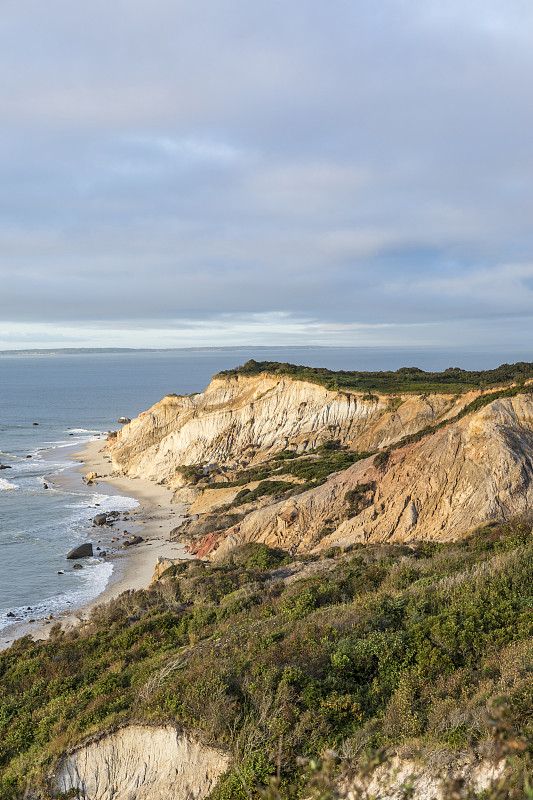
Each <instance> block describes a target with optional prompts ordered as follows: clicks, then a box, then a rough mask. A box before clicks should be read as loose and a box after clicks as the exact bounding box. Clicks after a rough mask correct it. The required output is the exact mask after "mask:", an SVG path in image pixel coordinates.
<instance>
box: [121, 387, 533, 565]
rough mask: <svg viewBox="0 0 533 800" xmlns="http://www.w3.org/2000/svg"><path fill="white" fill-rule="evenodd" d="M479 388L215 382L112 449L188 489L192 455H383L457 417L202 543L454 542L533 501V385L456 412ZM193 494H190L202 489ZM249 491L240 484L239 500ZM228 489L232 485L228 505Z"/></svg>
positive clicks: (125, 463) (240, 459) (175, 400)
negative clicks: (390, 391) (458, 391)
mask: <svg viewBox="0 0 533 800" xmlns="http://www.w3.org/2000/svg"><path fill="white" fill-rule="evenodd" d="M476 396H477V393H469V394H468V393H467V394H464V395H461V396H459V397H451V396H449V395H429V396H425V395H412V396H406V397H404V398H390V397H387V396H381V397H365V398H363V396H362V395H357V394H346V393H344V392H333V391H328V390H326V389H324V388H323V387H321V386H317V385H315V384H310V383H305V382H303V381H297V380H293V379H291V378H286V377H279V376H269V375H261V376H256V377H242V376H239V377H237V378H228V379H225V380H222V379H214V380H213V382H212V383H211V384H210V386H209V387H208V389H207V390H206V391H205V392H204V393H202V394H198V395H193V396H191V397H175V396H169V397H166V398H164V399H163V400H162V401H161V402H160V403H157V404H156V405H155V406H154V407H153V408H152V409H150V411H148V412H145V413H144V414H142V415H141V416H140V417H138V418H137V419H135V420H133V421H132V422H131V423H130V424H129V425H126V426H125V427H124V429H123V431H122V432H121V434H120V435H119V439H118V441H117V442H116V444H114V445H112V446H111V448H110V452H111V455H112V459H113V462H114V465H115V468H116V469H118V470H121V471H123V472H125V473H127V474H129V475H138V476H139V477H143V478H149V479H152V480H158V481H161V480H164V481H166V482H167V483H169V484H170V485H171V486H174V487H177V486H179V479H178V478H177V476H176V467H177V466H179V465H183V464H198V463H211V464H218V465H221V466H222V467H224V466H225V465H227V464H228V459H231V463H233V464H234V465H235V464H241V465H242V464H248V463H252V464H254V463H255V464H257V463H260V462H261V461H262V460H264V459H265V458H268V457H269V456H271V455H273V454H274V453H276V452H279V451H280V450H282V449H284V448H286V447H289V448H293V449H297V450H298V451H300V452H305V451H306V450H308V449H311V448H313V447H316V446H317V445H318V444H320V443H321V442H323V441H326V440H329V439H338V440H339V441H340V443H341V444H342V445H343V446H344V447H348V448H349V449H351V450H354V451H357V452H364V451H374V452H375V451H377V450H379V449H382V448H385V447H388V446H390V445H391V444H394V443H398V442H400V441H401V440H402V438H403V437H405V436H407V435H408V434H411V433H416V432H417V431H421V430H424V429H425V428H426V427H427V426H428V425H431V424H434V423H435V422H442V421H446V420H450V422H449V424H447V425H444V426H442V427H440V428H439V429H438V430H436V431H435V432H434V433H432V434H429V435H427V436H425V437H424V438H422V439H421V440H420V441H418V442H416V443H412V444H408V445H405V446H403V447H398V448H396V449H393V450H392V451H391V454H390V457H389V458H388V460H386V461H385V463H384V464H383V465H382V466H381V467H380V468H376V467H375V466H374V458H373V457H369V458H367V459H364V460H362V461H359V462H357V463H356V464H354V465H353V466H351V467H350V468H349V469H347V470H344V471H343V472H340V473H337V474H336V475H332V476H330V478H329V479H328V480H327V481H326V482H325V483H324V484H322V485H321V486H319V487H317V488H315V489H312V490H310V491H307V492H304V493H302V494H300V495H296V496H294V497H292V498H290V499H288V500H286V501H284V502H273V503H271V502H270V500H269V501H268V502H267V501H262V502H261V503H260V506H261V507H259V508H257V509H256V510H251V511H250V512H249V513H246V516H244V519H242V520H241V521H240V522H239V523H238V524H237V525H235V526H234V527H233V528H230V529H229V530H224V531H222V533H218V534H217V535H215V536H213V535H210V543H209V547H208V548H207V550H206V548H202V547H200V551H201V552H202V553H205V552H207V551H208V550H209V549H210V548H211V549H212V548H213V547H216V546H217V544H218V545H219V553H218V554H217V555H220V556H221V555H223V554H224V553H225V552H227V550H228V549H230V548H231V547H233V546H235V545H236V544H240V543H243V542H248V541H260V542H265V543H266V544H269V545H273V546H281V547H285V548H289V549H291V550H293V551H295V552H296V551H298V552H303V551H306V550H309V549H312V548H313V547H317V546H318V547H326V546H329V545H332V544H336V543H339V544H349V543H355V542H377V541H395V542H406V541H413V540H437V539H439V540H445V539H452V538H456V537H458V536H461V535H462V534H464V533H465V532H466V531H468V530H470V529H472V528H474V527H476V526H477V525H480V524H483V523H485V522H488V521H498V522H501V521H503V520H505V519H508V518H509V517H511V516H513V515H517V514H523V513H524V512H525V511H527V509H528V508H529V507H530V506H531V505H532V502H533V488H532V487H533V480H532V479H533V464H532V453H533V399H532V396H531V394H522V395H517V396H516V397H513V398H506V399H500V400H497V401H494V402H492V403H491V404H490V405H488V406H485V407H484V408H482V409H481V410H479V411H477V412H472V413H470V414H467V415H465V416H464V417H462V418H461V419H460V420H456V421H455V422H454V421H452V420H453V418H454V417H455V416H456V415H457V413H458V412H459V411H460V410H461V409H462V408H464V407H465V406H466V405H467V404H468V403H469V402H471V401H472V400H473V399H474V398H475V397H476ZM362 484H368V485H369V488H368V489H367V490H366V492H365V495H364V500H365V502H364V504H363V506H366V507H363V506H361V507H359V506H357V507H354V506H353V505H350V503H349V502H348V501H347V492H351V491H353V490H354V489H356V488H357V487H358V486H361V485H362ZM185 491H186V493H187V492H188V493H189V495H190V502H192V501H193V500H194V498H195V497H198V491H197V490H194V491H191V490H185ZM237 491H238V490H230V489H228V492H229V494H230V495H231V497H230V502H231V501H232V500H233V497H234V495H235V493H236V492H237ZM228 492H226V493H224V492H220V494H219V502H220V503H222V504H223V503H224V502H228V500H227V499H226V494H227V493H228ZM217 494H218V492H209V490H207V492H206V493H205V497H204V496H203V495H200V497H199V498H198V500H197V501H196V503H195V511H194V513H203V512H206V511H213V510H214V506H212V505H211V504H212V503H214V504H216V502H217V498H216V495H217ZM211 495H213V496H214V499H213V497H211ZM208 496H209V497H211V499H210V501H209V502H207V500H208V499H209V498H208ZM180 497H181V498H183V490H182V491H181V493H180ZM206 504H207V505H206ZM196 506H198V511H197V510H196ZM203 506H205V508H203ZM201 507H202V508H203V512H202V510H201ZM246 511H248V509H247V510H246ZM191 513H192V512H191ZM211 530H212V528H211Z"/></svg>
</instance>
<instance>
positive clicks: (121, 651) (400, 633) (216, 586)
mask: <svg viewBox="0 0 533 800" xmlns="http://www.w3.org/2000/svg"><path fill="white" fill-rule="evenodd" d="M328 555H329V556H330V557H329V558H327V559H323V561H322V562H321V564H320V565H319V566H320V567H321V570H317V565H316V561H314V560H310V561H309V564H308V565H307V567H306V570H307V571H306V572H304V573H302V576H303V577H301V579H300V580H294V576H293V577H292V578H291V579H290V580H289V579H285V577H286V576H287V575H288V574H289V572H290V570H289V569H288V567H287V565H288V564H289V563H290V561H291V558H290V557H289V556H288V555H287V554H286V553H283V551H280V550H272V549H270V548H268V547H266V545H260V544H248V545H244V546H243V547H242V548H238V549H236V550H235V551H233V553H231V554H230V555H229V556H228V558H227V560H226V562H225V563H222V564H218V565H216V566H215V565H210V564H203V563H201V562H196V561H195V562H191V563H189V564H180V565H179V568H177V569H174V570H173V571H172V572H171V573H169V574H168V575H167V576H166V577H165V579H164V580H162V581H161V582H159V583H158V584H155V585H154V586H153V588H151V589H150V590H145V591H140V592H128V593H125V594H123V595H122V596H121V597H120V598H118V599H117V600H115V601H112V602H111V603H109V604H108V605H106V606H100V607H98V608H97V609H95V610H94V611H93V612H92V616H91V618H90V621H89V623H88V624H87V625H86V626H85V627H83V628H81V629H75V630H72V631H68V632H65V633H63V632H62V631H61V630H60V629H59V627H56V628H54V630H53V632H52V633H53V635H52V636H51V638H50V639H49V640H48V641H45V642H37V643H34V642H33V641H32V640H31V639H30V638H29V637H25V638H23V639H20V640H19V641H18V642H16V643H15V644H14V645H13V646H12V647H11V648H10V649H8V650H6V651H4V652H2V653H0V688H1V692H0V697H1V700H0V776H1V777H0V798H1V800H8V798H9V800H13V798H17V797H21V796H22V795H23V793H24V791H25V789H26V788H27V786H28V781H29V785H31V786H32V788H33V787H34V786H37V785H38V780H39V777H38V776H39V775H43V774H44V773H46V772H47V771H48V770H49V769H50V767H51V765H52V764H53V761H54V759H55V758H56V757H57V755H58V754H59V753H60V752H61V751H62V750H63V749H64V748H65V747H67V746H69V745H73V744H75V743H77V742H79V741H80V740H82V739H83V738H85V737H86V736H88V735H90V734H92V733H95V732H96V731H100V730H102V729H103V728H107V727H109V726H112V725H115V724H117V723H120V722H125V721H127V720H133V719H135V720H137V721H139V720H140V719H146V720H153V721H165V720H172V721H178V722H180V723H183V724H184V725H187V726H191V727H193V728H197V729H201V730H202V731H203V732H204V735H205V737H207V738H208V739H210V740H212V741H214V742H217V743H218V744H222V745H225V746H227V747H228V748H230V749H231V751H232V752H233V753H234V755H235V766H234V767H232V768H231V770H230V771H229V772H228V774H227V775H226V776H225V778H224V779H223V780H222V782H221V783H220V786H219V788H218V789H217V790H216V791H215V792H214V794H213V798H219V800H221V798H224V797H232V798H237V800H238V798H242V799H243V800H245V798H246V797H247V794H246V791H245V790H244V788H243V786H242V782H241V781H240V778H239V772H240V774H241V775H242V774H245V775H246V783H247V786H248V790H247V791H248V792H250V793H251V794H252V796H253V797H259V794H257V792H259V790H260V788H261V786H262V787H265V786H266V785H267V784H268V782H269V780H270V778H271V777H272V776H273V775H274V774H275V772H276V769H277V768H278V764H279V765H280V766H281V774H282V776H283V777H282V780H281V783H280V786H279V796H280V797H291V798H294V797H297V796H299V795H298V793H296V794H295V793H294V786H297V785H300V787H301V795H300V796H306V795H305V789H304V786H303V783H302V781H301V779H300V778H301V775H302V773H301V770H302V769H303V768H302V767H300V766H298V760H297V759H298V757H304V758H311V757H315V756H316V754H317V753H321V752H323V751H324V750H325V749H326V748H331V749H336V750H337V751H338V752H349V751H360V750H361V747H363V746H367V747H370V748H380V747H386V746H391V745H395V746H397V745H399V744H402V743H405V742H412V741H413V740H414V739H416V741H417V742H418V743H420V742H423V743H426V744H427V745H428V746H432V747H435V746H446V747H450V748H465V747H478V746H480V744H481V743H483V742H484V741H486V740H487V739H488V738H489V737H490V736H491V724H490V721H489V717H488V715H487V711H488V710H490V708H491V704H493V703H494V702H496V699H498V702H500V701H501V700H502V698H503V699H504V700H505V703H506V704H507V707H508V708H509V709H510V711H509V716H508V719H507V724H508V725H510V726H511V728H512V730H513V732H514V734H513V735H516V736H523V737H525V739H529V740H531V739H533V688H532V686H533V684H532V681H531V675H532V673H533V537H532V536H531V523H530V521H516V522H512V523H508V524H505V525H496V526H487V527H485V528H482V529H480V530H478V531H476V532H475V533H474V534H472V535H471V536H469V537H467V538H465V539H464V540H463V541H461V542H456V543H451V544H436V543H420V544H416V545H411V546H410V547H407V546H400V545H397V546H393V545H389V546H385V545H374V546H367V547H362V546H360V547H354V548H352V549H351V550H349V551H347V552H343V551H340V552H339V551H338V550H335V551H332V552H331V553H329V554H328ZM300 558H301V557H300ZM304 562H305V559H304ZM284 576H285V577H284ZM169 667H172V668H169ZM280 742H281V755H280ZM289 786H291V787H293V788H291V789H290V792H289V789H288V788H287V787H289ZM256 787H257V788H256ZM284 787H285V788H284Z"/></svg>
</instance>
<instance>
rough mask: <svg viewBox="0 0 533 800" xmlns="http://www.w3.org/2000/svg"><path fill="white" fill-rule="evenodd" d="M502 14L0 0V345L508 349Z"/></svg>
mask: <svg viewBox="0 0 533 800" xmlns="http://www.w3.org/2000/svg"><path fill="white" fill-rule="evenodd" d="M532 75H533V7H532V6H531V3H530V2H528V0H469V2H468V3H465V2H464V0H446V2H445V3H443V2H442V0H438V1H437V0H379V2H371V0H329V2H328V3H325V2H324V0H321V2H318V1H317V0H291V2H287V0H253V2H250V0H188V1H187V2H182V0H150V2H148V1H147V0H105V2H103V0H92V2H91V3H77V2H72V0H47V2H46V3H43V2H42V0H16V2H15V0H2V2H1V3H0V120H1V125H0V349H11V348H12V349H16V348H21V347H29V346H31V347H51V346H53V347H57V346H65V347H67V346H74V347H98V346H102V347H109V346H119V347H127V346H131V347H187V346H221V345H241V344H258V345H306V344H309V345H332V346H337V345H346V346H354V347H355V346H374V345H376V346H377V345H383V346H392V345H394V346H398V345H400V346H401V345H427V346H430V347H431V346H448V345H449V346H454V347H457V346H458V347H461V346H465V347H469V348H472V347H483V348H486V349H488V350H491V348H493V349H497V348H500V347H504V348H506V349H507V350H509V349H511V350H512V349H513V348H516V349H517V350H518V349H520V350H521V351H524V350H525V349H528V348H529V347H530V342H531V347H532V350H533V339H532V337H531V334H533V135H532V131H533V103H532V102H531V88H530V80H531V76H532Z"/></svg>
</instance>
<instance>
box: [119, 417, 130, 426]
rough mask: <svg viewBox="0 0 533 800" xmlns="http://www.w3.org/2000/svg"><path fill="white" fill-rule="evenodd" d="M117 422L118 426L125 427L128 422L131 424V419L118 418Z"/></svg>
mask: <svg viewBox="0 0 533 800" xmlns="http://www.w3.org/2000/svg"><path fill="white" fill-rule="evenodd" d="M117 422H118V424H119V425H127V424H128V423H129V422H131V419H130V418H129V417H120V418H119V419H118V420H117Z"/></svg>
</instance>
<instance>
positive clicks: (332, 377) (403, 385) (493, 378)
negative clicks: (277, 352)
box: [215, 359, 533, 394]
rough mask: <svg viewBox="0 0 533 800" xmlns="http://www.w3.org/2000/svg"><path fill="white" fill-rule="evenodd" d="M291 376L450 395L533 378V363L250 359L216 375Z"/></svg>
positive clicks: (333, 385)
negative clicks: (483, 365) (340, 366)
mask: <svg viewBox="0 0 533 800" xmlns="http://www.w3.org/2000/svg"><path fill="white" fill-rule="evenodd" d="M262 373H266V374H270V375H288V376H290V377H291V378H296V379H297V380H304V381H309V382H310V383H317V384H319V385H320V386H325V387H326V389H331V390H335V391H337V390H352V391H358V392H361V391H363V392H372V391H376V392H383V393H384V394H389V393H393V394H395V393H408V392H415V393H417V394H419V393H423V392H445V393H450V394H455V393H460V392H465V391H467V390H468V389H486V388H488V387H491V386H501V385H504V384H508V383H520V382H523V381H525V380H528V379H530V378H533V363H528V362H524V361H519V362H518V363H516V364H502V365H501V366H499V367H497V368H496V369H488V370H465V369H460V368H459V367H449V368H448V369H446V370H444V371H442V372H425V371H424V370H422V369H419V368H418V367H402V368H401V369H398V370H396V371H395V372H393V371H390V370H388V371H385V372H361V371H357V370H353V371H347V370H339V371H333V370H330V369H326V368H325V367H305V366H300V365H296V364H288V363H280V362H278V361H254V360H253V359H251V360H250V361H247V362H246V364H244V365H243V366H242V367H236V368H235V369H229V370H225V371H223V372H219V373H218V375H216V376H215V377H218V378H229V377H236V376H237V375H261V374H262Z"/></svg>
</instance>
